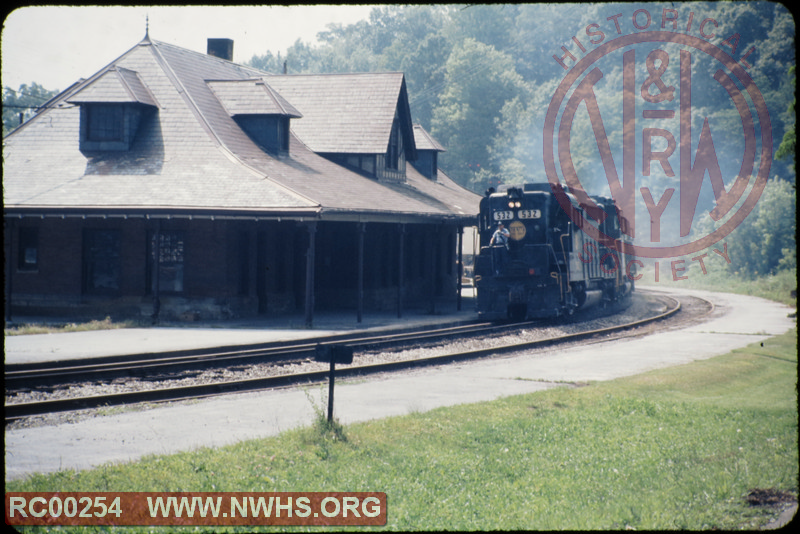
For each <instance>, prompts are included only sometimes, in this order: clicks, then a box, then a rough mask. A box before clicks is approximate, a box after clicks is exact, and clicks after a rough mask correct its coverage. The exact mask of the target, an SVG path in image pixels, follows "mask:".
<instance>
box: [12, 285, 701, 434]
mask: <svg viewBox="0 0 800 534" xmlns="http://www.w3.org/2000/svg"><path fill="white" fill-rule="evenodd" d="M660 298H663V299H668V300H671V301H672V305H671V306H668V309H667V310H666V311H664V312H662V313H660V314H657V315H655V316H652V317H647V318H644V319H639V320H636V321H632V322H630V323H625V324H622V325H615V326H611V327H605V328H599V329H594V330H588V331H583V332H577V333H573V334H566V335H563V336H558V337H552V338H547V339H542V340H537V341H530V342H524V343H515V344H509V345H504V346H499V347H490V348H485V349H478V350H473V351H466V352H458V353H453V354H446V355H439V356H430V357H424V358H417V359H412V360H403V361H394V362H387V363H378V364H369V365H353V366H348V367H342V368H339V369H337V371H336V374H337V377H343V378H344V377H352V376H359V375H368V374H376V373H383V372H392V371H398V370H402V369H410V368H415V367H425V366H433V365H444V364H448V363H452V362H456V361H464V360H473V359H478V358H483V357H487V356H495V355H500V354H507V353H511V352H518V351H521V350H530V349H538V348H543V347H547V346H551V345H555V344H562V343H570V342H576V341H582V340H587V339H590V338H593V337H600V336H608V335H610V334H614V333H618V334H620V335H618V336H615V337H614V338H605V339H602V340H601V341H610V340H612V339H620V338H624V337H630V336H635V335H638V334H637V333H636V332H635V330H636V329H637V328H638V327H641V326H644V325H648V324H651V323H655V322H658V321H662V320H664V319H666V318H668V317H672V316H673V315H675V314H677V313H678V312H679V311H680V310H681V309H682V307H681V303H680V301H678V300H677V299H674V298H672V297H668V296H665V295H661V296H660ZM702 300H705V299H702ZM705 302H706V303H707V304H708V305H709V309H708V311H706V312H705V314H704V315H708V314H710V313H712V312H713V310H714V305H713V303H711V302H710V301H707V300H706V301H705ZM625 331H631V332H628V333H627V334H626V333H625ZM328 374H329V372H328V371H312V372H304V373H297V374H290V375H279V376H272V377H261V378H250V379H244V380H232V381H226V382H215V383H211V384H201V385H191V386H179V387H170V388H160V389H149V390H143V391H134V392H126V393H117V394H110V395H97V396H90V397H80V398H70V399H57V400H48V401H39V402H28V403H19V404H7V405H6V406H5V420H6V424H8V423H9V422H11V421H13V420H16V419H20V418H23V417H29V416H32V415H44V414H48V413H56V412H64V411H73V410H82V409H90V408H99V407H106V406H119V405H124V404H135V403H155V402H166V401H178V400H188V399H197V398H205V397H211V396H217V395H223V394H227V393H234V392H245V391H256V390H263V389H272V388H279V387H288V386H297V385H302V384H310V383H319V382H323V381H325V380H327V377H328Z"/></svg>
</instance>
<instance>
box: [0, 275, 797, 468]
mask: <svg viewBox="0 0 800 534" xmlns="http://www.w3.org/2000/svg"><path fill="white" fill-rule="evenodd" d="M664 291H665V292H675V291H670V290H664ZM679 293H680V292H679ZM683 293H691V294H695V295H697V296H703V297H707V298H711V299H712V300H713V301H714V302H715V304H716V306H717V307H716V311H715V312H714V314H713V315H712V317H710V318H709V319H708V320H706V321H704V322H703V323H700V324H696V325H693V326H690V327H687V328H684V329H681V330H675V331H670V332H664V333H659V334H654V335H651V336H648V337H644V338H634V339H627V340H620V341H613V342H605V343H598V344H592V345H588V346H587V345H584V346H580V347H574V348H570V349H561V350H554V351H552V352H549V353H531V354H522V355H517V356H513V357H507V358H498V359H490V360H484V361H477V362H468V363H462V364H459V365H451V366H446V367H440V368H430V369H424V370H417V371H412V372H408V373H402V374H398V375H391V376H384V377H376V378H372V379H366V380H364V379H360V380H357V381H351V382H349V383H348V382H338V383H337V388H336V396H335V401H336V416H337V417H338V418H339V419H340V420H341V421H342V422H343V423H352V422H356V421H364V420H369V419H375V418H382V417H387V416H391V415H404V414H408V413H410V412H413V411H426V410H430V409H433V408H436V407H439V406H449V405H455V404H463V403H470V402H479V401H486V400H491V399H496V398H499V397H503V396H508V395H515V394H521V393H528V392H532V391H538V390H542V389H545V388H550V387H557V386H558V385H559V382H564V381H567V382H577V381H588V380H609V379H612V378H617V377H621V376H629V375H634V374H638V373H641V372H644V371H648V370H651V369H656V368H661V367H668V366H673V365H680V364H684V363H689V362H691V361H694V360H699V359H705V358H710V357H712V356H716V355H719V354H723V353H726V352H728V351H730V350H732V349H735V348H738V347H742V346H745V345H748V344H750V343H754V342H757V341H760V340H763V339H766V338H768V337H771V336H774V335H779V334H782V333H784V332H786V331H787V330H789V329H791V328H792V327H794V326H795V325H796V320H795V319H792V318H789V317H788V314H789V313H790V312H791V311H792V310H791V309H790V308H788V307H786V306H782V305H780V304H776V303H774V302H769V301H766V300H763V299H758V298H753V297H745V296H738V295H730V294H713V293H708V292H703V291H691V292H683ZM311 393H312V394H313V395H314V396H315V397H317V403H318V404H319V394H320V393H321V388H320V389H317V388H314V389H312V390H311ZM312 420H313V409H312V406H311V403H310V402H309V399H308V398H307V395H306V393H305V392H304V391H302V390H299V389H287V390H281V391H269V392H264V393H243V394H236V395H228V396H224V397H220V398H215V399H209V400H206V401H202V402H197V403H193V404H187V405H173V406H165V407H158V408H154V409H150V410H145V411H138V412H130V413H124V414H118V415H112V416H106V417H95V418H92V419H87V420H84V421H80V422H77V423H73V424H63V425H58V426H48V427H39V428H31V429H19V430H12V431H6V433H5V441H6V465H5V467H6V480H10V479H15V478H20V477H24V476H25V475H26V474H28V473H31V472H53V471H57V470H60V469H74V470H82V469H88V468H91V467H94V466H98V465H101V464H104V463H107V462H126V461H135V460H136V459H138V458H141V457H142V456H145V455H150V454H169V453H173V452H177V451H182V450H190V449H193V448H197V447H217V446H221V445H226V444H230V443H235V442H238V441H241V440H245V439H251V438H258V437H263V436H270V435H275V434H277V433H279V432H281V431H284V430H287V429H290V428H293V427H297V426H305V425H308V424H310V423H311V421H312Z"/></svg>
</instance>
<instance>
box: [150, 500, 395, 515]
mask: <svg viewBox="0 0 800 534" xmlns="http://www.w3.org/2000/svg"><path fill="white" fill-rule="evenodd" d="M147 506H148V508H149V510H150V517H194V516H195V513H196V514H197V515H198V516H199V517H223V518H224V517H265V518H268V517H274V518H280V517H281V513H283V517H286V518H290V517H293V514H294V516H297V517H310V516H311V515H312V514H313V516H314V517H319V515H320V514H322V515H323V516H325V517H339V516H341V517H343V518H346V517H348V515H350V516H351V517H356V518H360V517H362V516H363V517H368V518H373V517H378V516H379V515H380V514H381V509H382V506H381V501H380V500H379V499H378V498H376V497H367V498H366V499H364V500H363V501H360V502H359V498H358V497H352V496H351V497H341V498H338V497H330V496H328V497H325V498H323V499H322V500H321V501H320V503H319V509H318V510H317V511H314V510H313V509H312V507H311V500H310V499H309V498H308V497H298V498H296V499H295V500H294V503H292V498H291V497H285V498H284V499H283V502H281V497H269V498H265V497H258V499H256V498H255V497H252V496H248V497H242V498H241V500H240V499H239V498H237V497H231V498H230V506H229V507H228V510H230V511H229V512H227V511H223V499H222V497H217V498H216V500H215V499H214V498H212V497H206V498H205V502H203V498H202V497H197V496H195V497H192V498H191V499H189V498H188V497H180V498H178V497H167V498H166V500H165V499H164V498H163V497H156V498H155V499H153V498H152V497H148V498H147Z"/></svg>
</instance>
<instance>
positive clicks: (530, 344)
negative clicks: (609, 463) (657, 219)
mask: <svg viewBox="0 0 800 534" xmlns="http://www.w3.org/2000/svg"><path fill="white" fill-rule="evenodd" d="M713 309H714V307H713V304H712V303H710V302H708V301H705V300H702V299H699V298H696V297H680V300H677V299H675V298H672V297H670V296H665V295H661V294H657V293H649V292H646V291H642V292H637V294H636V295H635V296H634V298H633V299H632V303H630V305H629V306H619V307H618V308H617V309H615V310H613V311H614V312H615V313H613V314H612V315H607V314H606V315H601V314H599V313H598V312H596V311H595V312H591V313H590V312H585V313H584V314H581V315H577V316H576V317H575V318H573V320H571V321H570V322H554V321H549V322H542V321H537V322H525V323H514V324H490V323H477V322H475V323H470V324H462V325H458V326H452V327H447V328H435V329H428V330H413V331H402V332H397V331H395V332H393V333H387V332H382V333H377V334H372V335H369V336H366V335H364V333H363V332H361V333H353V334H343V335H337V336H327V337H320V338H314V339H306V340H302V341H299V342H281V343H272V344H261V345H257V346H240V347H225V348H223V349H215V350H210V349H207V350H195V351H181V352H172V353H164V354H145V355H132V356H126V357H114V358H103V359H102V360H99V359H92V360H90V361H80V362H75V361H72V362H65V364H64V365H53V364H50V365H41V364H40V365H28V366H22V365H16V366H13V365H7V366H6V374H5V379H6V404H5V418H6V425H8V424H9V423H12V422H14V421H18V420H22V419H24V418H28V417H31V416H40V415H46V414H55V413H60V412H69V411H75V410H86V409H92V408H100V407H109V406H120V405H127V404H136V403H156V402H165V401H179V400H189V399H199V398H204V397H211V396H216V395H221V394H226V393H233V392H243V391H255V390H262V389H270V388H278V387H289V386H297V385H307V384H313V383H319V382H323V381H326V380H327V378H328V373H329V366H328V364H327V363H320V362H316V361H314V360H313V356H314V352H315V350H316V347H317V345H318V344H344V345H347V346H349V347H352V348H353V351H354V358H353V363H352V364H351V365H340V366H337V369H336V376H337V378H340V377H341V378H344V377H353V376H359V375H368V374H375V373H385V372H396V371H399V370H404V369H410V368H414V367H423V366H431V365H444V364H448V363H452V362H457V361H465V360H472V359H478V358H487V357H493V356H498V355H507V354H510V353H513V352H518V351H522V350H526V351H527V350H536V349H542V348H545V347H552V346H554V345H568V344H573V343H591V342H601V341H607V340H611V339H617V338H622V337H631V336H641V335H646V334H648V333H652V332H655V331H658V330H661V329H669V328H676V327H680V326H684V325H685V324H687V323H692V322H696V321H698V320H700V319H702V318H703V317H705V316H708V315H709V314H710V313H711V312H712V311H713ZM66 363H68V364H69V365H67V364H66Z"/></svg>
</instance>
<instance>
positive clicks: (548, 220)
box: [475, 183, 638, 320]
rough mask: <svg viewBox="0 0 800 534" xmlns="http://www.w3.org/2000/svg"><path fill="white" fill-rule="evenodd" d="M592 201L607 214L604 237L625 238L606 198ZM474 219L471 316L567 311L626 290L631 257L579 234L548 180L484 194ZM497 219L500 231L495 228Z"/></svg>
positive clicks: (549, 314) (544, 314)
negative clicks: (476, 246)
mask: <svg viewBox="0 0 800 534" xmlns="http://www.w3.org/2000/svg"><path fill="white" fill-rule="evenodd" d="M567 196H568V198H570V199H571V200H572V203H573V207H575V209H577V210H578V211H580V212H582V213H583V209H582V208H580V207H579V206H578V205H577V201H575V199H574V198H573V197H572V196H571V195H569V194H567ZM592 200H593V201H594V202H595V203H597V205H598V206H599V207H600V208H601V209H602V210H603V211H604V212H605V213H606V214H607V216H606V217H605V218H604V219H603V221H602V222H601V223H599V230H600V231H601V232H602V233H603V234H605V235H606V236H608V237H610V238H612V239H620V238H621V236H622V237H627V236H625V235H624V233H623V232H622V231H621V228H625V224H626V220H625V219H624V218H621V217H620V216H619V214H618V211H617V208H616V205H615V204H614V202H613V200H612V199H610V198H604V197H592ZM478 219H479V221H478V231H479V233H480V253H479V255H478V257H477V258H476V260H475V286H476V288H477V291H478V295H477V296H478V314H479V315H480V316H481V317H483V318H485V319H490V320H497V319H512V320H523V319H530V318H540V317H553V316H558V315H571V314H572V313H573V312H574V311H575V310H577V309H579V308H588V307H590V306H593V305H597V304H601V303H608V302H612V301H615V300H618V299H620V298H624V297H625V296H627V295H630V292H631V291H633V279H634V278H635V275H636V273H635V272H629V269H630V268H631V266H633V267H635V265H636V263H638V262H630V261H629V258H628V257H627V256H626V255H624V254H620V253H619V252H617V251H615V250H613V249H610V248H608V247H607V246H606V245H604V244H601V243H598V242H596V241H595V240H594V239H592V238H591V237H589V236H588V235H586V234H585V233H584V232H583V231H582V230H581V229H580V228H579V227H578V226H577V225H576V224H575V223H574V222H573V221H572V220H571V219H570V218H569V216H568V215H567V213H566V212H565V211H564V210H563V209H562V208H561V205H560V204H559V202H558V199H557V198H556V196H555V195H554V194H553V191H552V189H551V186H550V184H549V183H536V184H526V185H525V186H524V187H523V188H516V187H512V188H509V189H508V190H507V191H505V192H500V193H487V195H486V196H485V197H484V198H483V199H481V204H480V214H479V216H478ZM501 224H502V225H503V226H504V227H505V229H506V230H507V232H498V228H499V227H500V225H501ZM495 233H498V235H497V237H495V238H494V239H493V236H494V235H495ZM500 234H505V236H506V237H505V238H504V237H503V235H500ZM626 266H628V267H627V269H626Z"/></svg>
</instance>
